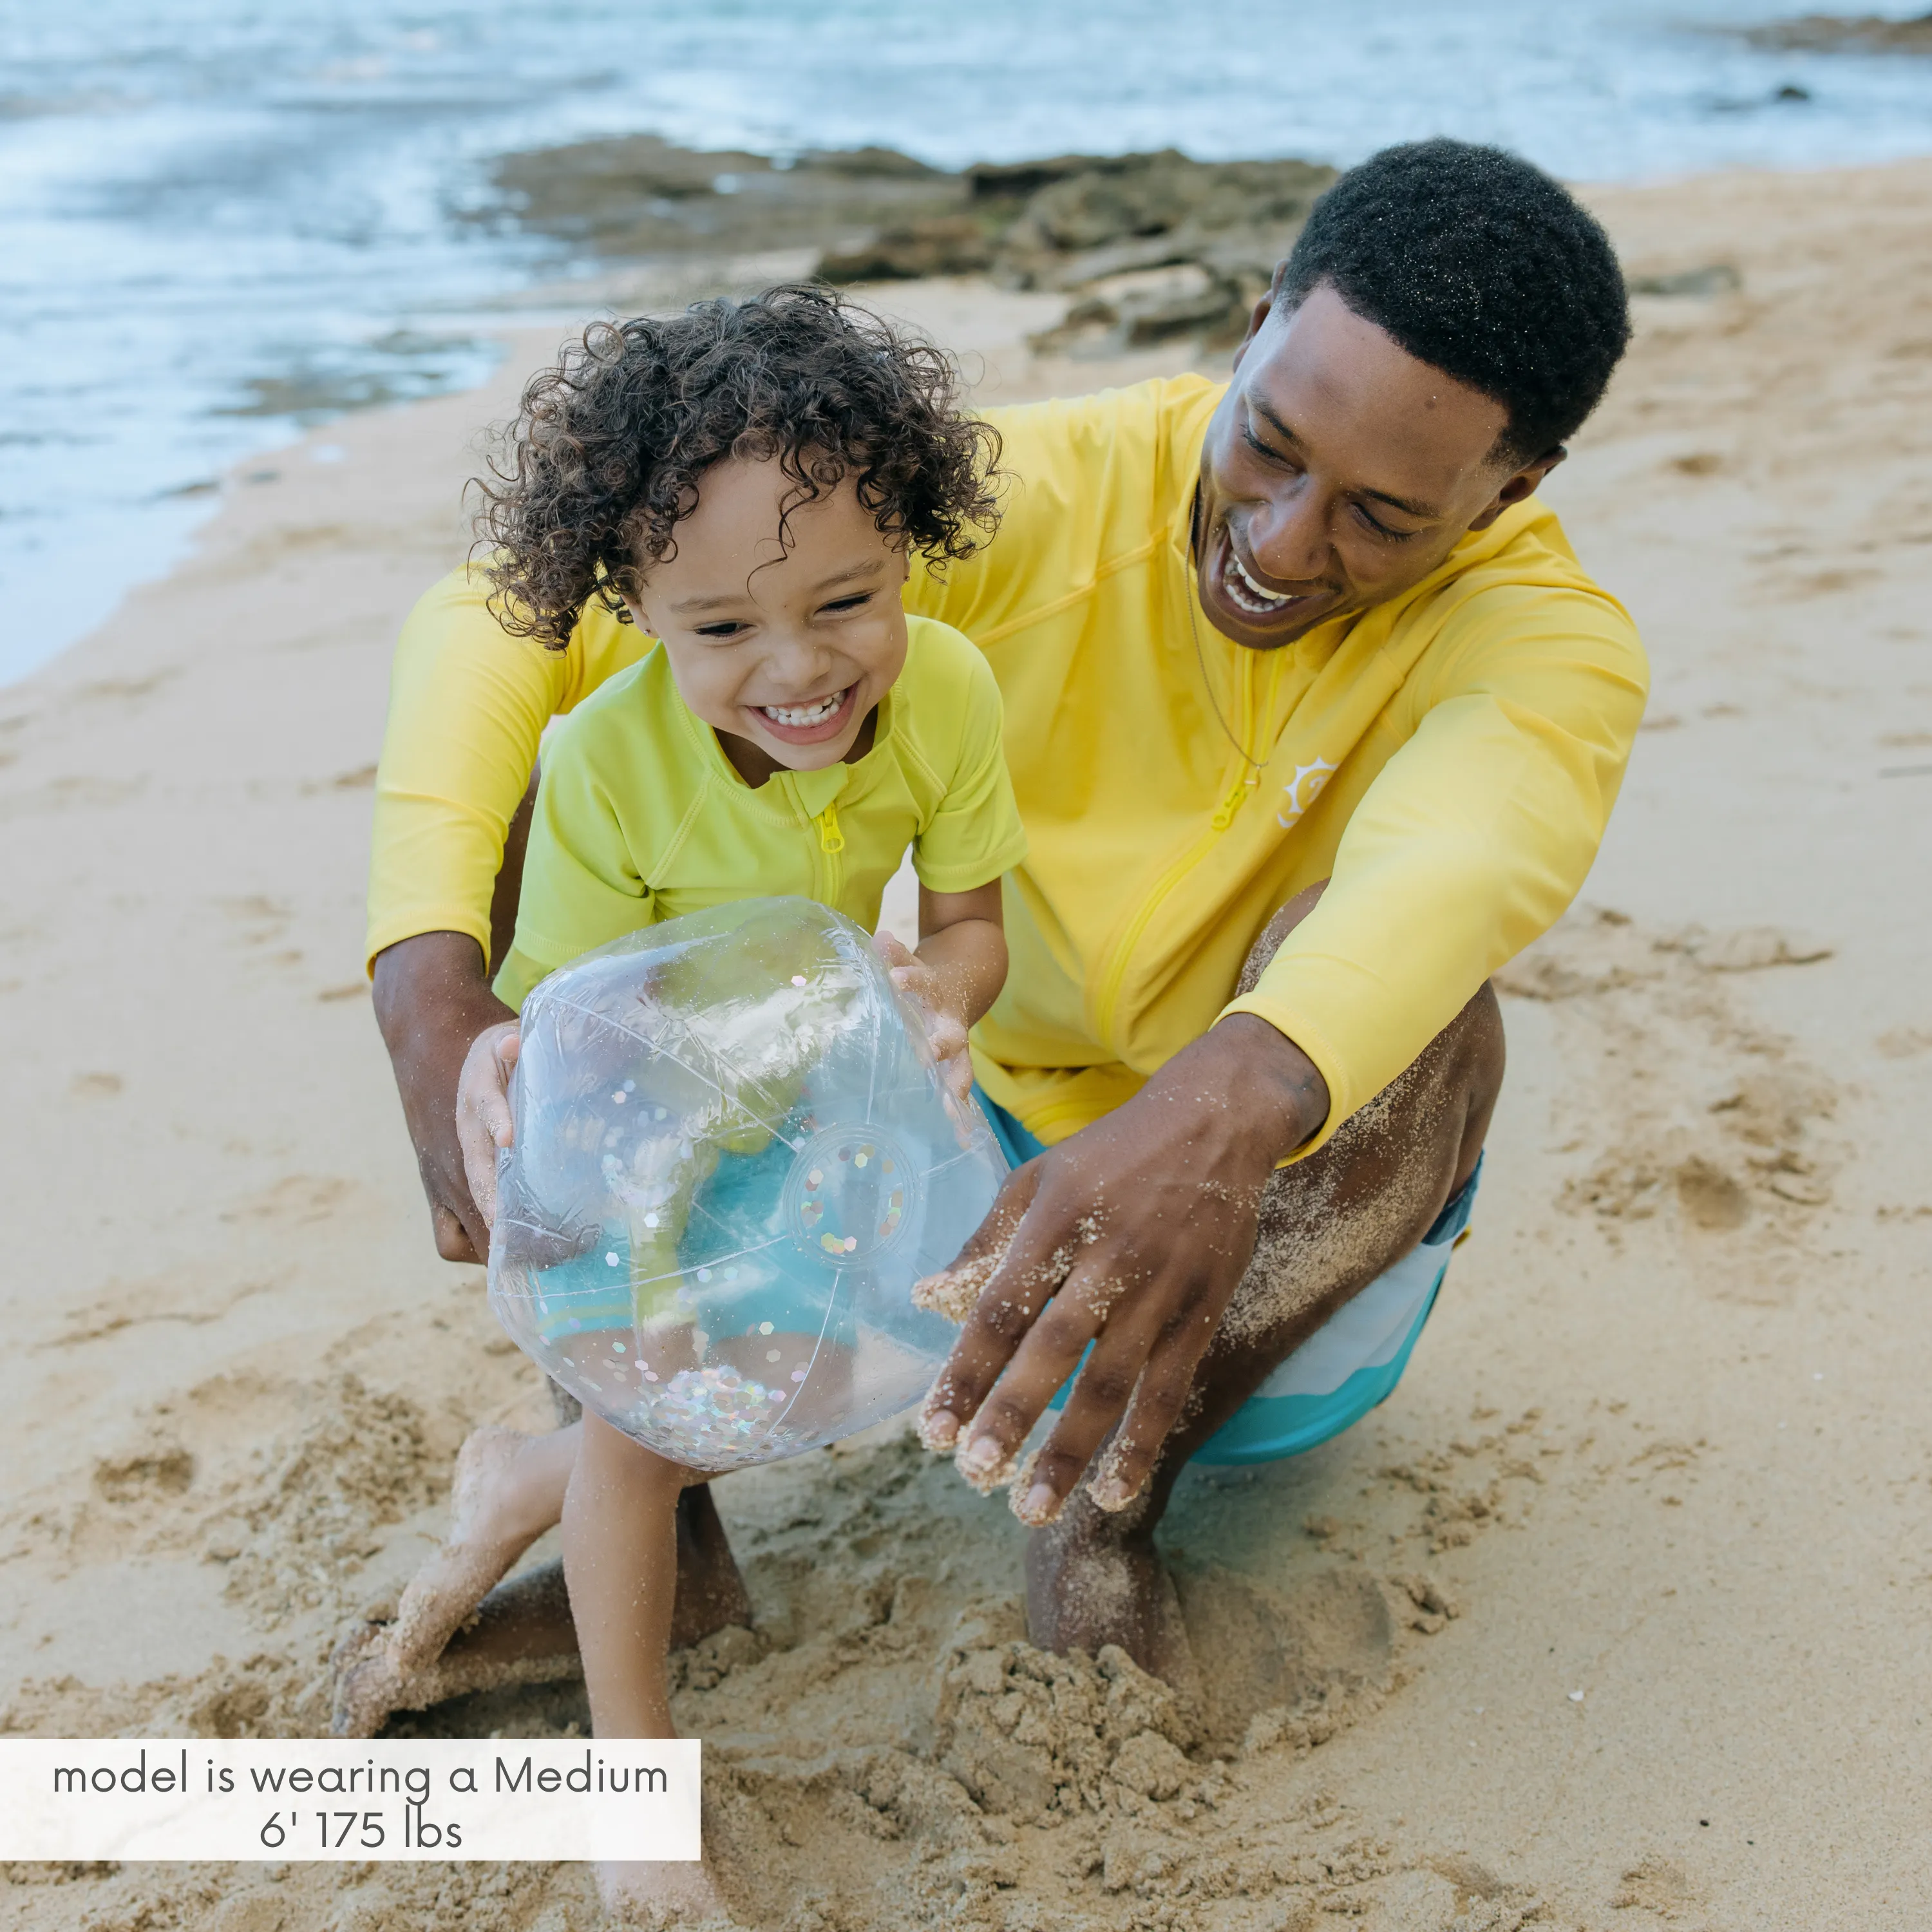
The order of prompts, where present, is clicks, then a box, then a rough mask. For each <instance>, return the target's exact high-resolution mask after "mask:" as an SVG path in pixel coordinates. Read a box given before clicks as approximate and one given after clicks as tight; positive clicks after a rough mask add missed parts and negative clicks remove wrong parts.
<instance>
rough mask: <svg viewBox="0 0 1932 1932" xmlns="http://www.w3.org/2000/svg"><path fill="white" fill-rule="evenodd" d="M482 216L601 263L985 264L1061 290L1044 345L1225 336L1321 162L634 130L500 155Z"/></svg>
mask: <svg viewBox="0 0 1932 1932" xmlns="http://www.w3.org/2000/svg"><path fill="white" fill-rule="evenodd" d="M1334 176H1335V170H1334V169H1332V168H1330V167H1326V166H1321V165H1319V164H1317V163H1313V162H1308V161H1301V160H1256V161H1226V162H1204V161H1196V160H1190V158H1189V157H1187V155H1185V154H1181V153H1179V152H1178V151H1175V150H1174V149H1172V148H1169V149H1165V150H1163V151H1160V152H1158V153H1154V154H1124V155H1117V156H1097V155H1091V154H1063V155H1058V156H1055V157H1052V158H1049V159H1046V160H1038V161H1027V162H1019V163H1003V164H983V165H980V166H974V167H970V168H966V169H961V170H959V171H958V172H948V171H946V170H944V169H937V168H932V167H929V166H926V163H923V162H921V161H918V160H914V159H913V157H910V155H907V154H898V153H895V152H894V151H892V150H891V149H889V148H859V149H856V150H853V151H845V152H836V153H808V154H802V155H799V156H798V157H796V158H793V159H790V160H785V159H778V160H775V159H773V158H772V157H770V156H768V155H763V154H750V153H747V152H744V151H736V150H718V151H704V150H698V149H693V148H679V147H676V146H673V145H671V144H670V142H665V141H662V140H659V139H657V138H655V136H650V135H631V136H625V137H622V138H619V139H609V140H598V141H586V142H574V143H573V144H571V145H568V146H567V147H561V148H544V149H538V150H535V151H531V152H528V153H523V154H511V155H507V156H505V157H504V158H503V159H502V160H500V161H499V162H498V163H497V164H496V167H495V169H494V170H493V180H494V183H495V185H496V189H497V191H498V194H499V197H500V199H499V202H498V203H497V205H496V208H495V209H494V210H493V211H492V218H493V219H496V220H502V221H505V222H508V223H513V224H514V225H515V226H518V227H520V228H522V229H526V230H530V231H533V232H535V233H541V234H544V235H547V236H552V237H553V238H555V239H557V240H558V241H560V242H565V243H568V244H569V245H572V246H574V247H575V248H579V249H580V250H582V251H583V252H584V253H586V254H589V255H590V256H592V257H595V259H596V260H598V262H599V263H600V264H605V265H609V264H616V263H637V262H652V263H663V264H665V265H666V266H670V265H676V266H679V267H681V268H686V269H688V268H691V267H695V266H701V265H702V264H703V263H704V262H706V261H707V260H721V259H724V258H727V257H742V256H745V255H748V254H755V253H757V252H758V251H769V250H774V249H778V248H786V249H796V248H812V249H815V250H816V251H817V263H816V266H815V269H814V272H815V273H816V274H817V275H819V276H821V277H822V278H824V279H825V280H826V281H829V282H833V283H838V284H855V283H863V282H880V281H904V280H912V279H916V278H922V277H926V276H929V275H987V276H989V277H991V278H992V279H993V280H995V281H996V282H998V283H999V284H1002V285H1003V286H1005V287H1010V288H1022V289H1037V290H1055V291H1058V292H1064V293H1066V294H1067V296H1069V297H1070V305H1069V308H1068V311H1067V317H1066V319H1065V320H1064V322H1063V323H1061V325H1060V326H1058V328H1056V329H1052V330H1051V331H1049V332H1046V335H1043V337H1041V338H1040V339H1039V341H1038V342H1037V347H1040V349H1041V350H1045V351H1048V352H1052V353H1063V354H1071V355H1075V356H1111V355H1115V354H1118V353H1120V352H1121V351H1122V350H1129V349H1137V348H1141V347H1146V346H1148V345H1150V344H1157V343H1160V342H1163V341H1170V340H1173V339H1176V338H1181V337H1195V338H1200V339H1201V340H1202V341H1204V342H1205V343H1206V344H1208V345H1209V346H1211V347H1214V346H1220V345H1224V344H1228V343H1231V342H1232V341H1236V340H1238V338H1239V336H1240V334H1241V329H1242V328H1243V326H1244V323H1245V321H1246V318H1247V314H1248V312H1249V310H1250V308H1252V306H1253V303H1254V302H1255V300H1256V298H1257V297H1258V296H1260V295H1261V293H1262V291H1263V290H1265V289H1266V287H1268V281H1269V278H1270V277H1271V275H1272V274H1273V272H1274V266H1275V264H1276V263H1278V262H1279V261H1280V260H1281V258H1282V257H1283V255H1284V254H1286V252H1287V251H1288V249H1289V247H1290V246H1291V245H1292V243H1293V242H1294V239H1295V236H1296V235H1297V234H1298V233H1300V232H1301V225H1302V223H1303V222H1304V220H1307V214H1308V211H1309V209H1310V207H1312V206H1313V204H1314V201H1315V199H1316V196H1318V195H1319V194H1320V193H1321V192H1322V190H1323V189H1324V188H1325V187H1327V186H1328V184H1329V182H1330V181H1332V180H1333V179H1334Z"/></svg>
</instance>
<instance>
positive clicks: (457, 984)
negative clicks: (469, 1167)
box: [373, 932, 515, 1261]
mask: <svg viewBox="0 0 1932 1932" xmlns="http://www.w3.org/2000/svg"><path fill="white" fill-rule="evenodd" d="M373 991H374V996H375V1009H376V1023H377V1025H378V1026H379V1027H380V1028H381V1029H382V1034H383V1044H384V1045H385V1046H387V1047H388V1049H389V1060H390V1064H391V1065H392V1067H394V1068H395V1076H396V1088H397V1091H398V1094H400V1095H401V1099H402V1103H403V1118H404V1121H406V1122H407V1124H408V1127H409V1130H410V1141H411V1142H412V1143H413V1145H414V1146H415V1148H416V1161H417V1164H418V1166H419V1168H420V1169H421V1170H422V1183H423V1191H424V1193H425V1194H426V1195H427V1196H428V1198H429V1207H430V1215H431V1220H432V1222H433V1223H434V1227H435V1232H436V1244H437V1252H438V1253H440V1255H442V1256H443V1259H445V1260H446V1261H479V1260H481V1259H483V1257H484V1255H485V1254H486V1253H487V1252H488V1247H489V1230H488V1229H487V1227H485V1226H484V1225H483V1223H482V1220H481V1217H480V1216H479V1215H478V1213H477V1211H476V1208H475V1204H474V1202H472V1201H471V1199H470V1198H469V1187H468V1185H467V1184H466V1181H464V1178H463V1151H462V1148H461V1145H460V1143H459V1142H458V1139H457V1135H456V1087H457V1081H458V1077H459V1076H460V1074H461V1073H462V1070H463V1056H464V1055H466V1053H467V1052H469V1045H470V1043H471V1042H472V1040H475V1037H476V1036H477V1035H478V1034H479V1033H481V1032H483V1031H484V1030H485V1029H486V1028H490V1027H493V1026H495V1025H497V1024H499V1022H502V1021H503V1020H506V1019H514V1017H515V1016H514V1014H513V1013H511V1011H510V1010H509V1008H508V1007H506V1006H505V1005H504V1004H503V1003H502V1001H500V1000H499V999H498V998H496V995H495V994H493V992H490V986H489V981H488V980H487V977H486V969H485V968H484V960H483V949H482V948H481V947H480V946H478V944H476V942H475V940H473V939H472V938H470V937H469V935H468V934H466V933H460V932H425V933H419V934H418V935H416V937H415V938H413V939H405V940H402V941H399V942H398V944H395V945H394V946H392V947H387V948H386V949H385V950H383V952H381V953H378V954H377V957H376V965H375V974H374V988H373Z"/></svg>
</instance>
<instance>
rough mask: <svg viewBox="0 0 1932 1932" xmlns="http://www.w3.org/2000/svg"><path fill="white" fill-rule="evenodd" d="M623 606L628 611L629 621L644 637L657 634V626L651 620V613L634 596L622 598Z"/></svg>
mask: <svg viewBox="0 0 1932 1932" xmlns="http://www.w3.org/2000/svg"><path fill="white" fill-rule="evenodd" d="M624 608H625V610H628V611H629V612H630V613H631V622H632V623H634V625H637V628H638V629H639V630H640V631H642V632H643V634H644V635H645V636H646V637H655V636H656V635H657V634H658V628H657V626H656V625H655V624H653V623H652V622H651V613H649V611H648V610H646V609H645V608H644V607H643V604H641V603H640V602H639V601H638V600H637V598H634V597H626V598H625V599H624Z"/></svg>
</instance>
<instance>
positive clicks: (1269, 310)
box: [1228, 288, 1275, 374]
mask: <svg viewBox="0 0 1932 1932" xmlns="http://www.w3.org/2000/svg"><path fill="white" fill-rule="evenodd" d="M1274 302H1275V296H1274V290H1273V289H1272V288H1271V289H1270V290H1268V293H1267V294H1266V295H1265V296H1262V299H1261V300H1260V301H1259V302H1256V304H1255V305H1254V307H1253V309H1251V310H1250V311H1249V314H1248V332H1247V334H1246V335H1244V336H1243V337H1242V338H1241V346H1240V347H1238V349H1237V350H1235V359H1234V360H1233V361H1232V362H1230V363H1229V365H1228V368H1229V373H1230V374H1232V373H1233V371H1235V370H1237V369H1238V368H1240V367H1241V358H1242V357H1243V356H1245V355H1247V353H1248V345H1249V344H1250V343H1251V342H1253V341H1254V339H1255V338H1256V336H1258V335H1260V333H1261V332H1262V327H1263V326H1264V325H1265V323H1266V322H1267V321H1268V317H1270V316H1271V315H1272V314H1274Z"/></svg>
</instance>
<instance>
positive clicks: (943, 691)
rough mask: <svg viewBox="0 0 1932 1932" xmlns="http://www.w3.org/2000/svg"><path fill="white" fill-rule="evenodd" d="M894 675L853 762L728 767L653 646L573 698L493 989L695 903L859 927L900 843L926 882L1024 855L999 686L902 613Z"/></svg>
mask: <svg viewBox="0 0 1932 1932" xmlns="http://www.w3.org/2000/svg"><path fill="white" fill-rule="evenodd" d="M906 628H907V652H906V662H905V668H904V670H903V671H901V673H900V674H899V677H898V681H897V682H896V683H895V684H894V685H893V686H892V689H891V690H890V691H888V692H887V693H886V696H885V697H884V698H883V700H881V702H880V706H879V721H878V724H877V730H876V731H875V733H874V743H873V745H872V748H871V750H870V751H868V752H867V753H866V754H865V756H864V757H862V758H861V759H859V760H857V761H856V763H852V764H838V765H832V766H828V767H827V768H826V769H824V770H823V771H814V772H796V771H781V772H775V773H774V774H773V775H772V776H771V777H770V778H768V779H767V780H766V781H765V783H764V784H762V785H759V786H756V787H754V786H751V785H748V784H746V783H745V781H744V780H743V779H742V778H741V777H739V775H738V773H737V772H736V770H735V769H733V766H732V765H731V763H730V760H728V759H727V758H726V757H725V756H724V751H723V750H722V749H721V747H720V746H719V745H718V738H717V734H716V733H715V732H714V731H712V729H711V727H709V725H707V724H704V723H703V721H701V720H700V719H699V718H697V716H696V715H694V713H693V712H691V709H689V707H688V706H686V705H685V702H684V700H682V698H681V697H679V695H678V692H677V687H676V684H675V682H673V679H672V677H671V675H670V667H669V665H668V664H667V661H666V660H665V657H664V652H662V651H661V650H653V651H652V652H650V653H649V655H647V656H646V657H644V658H642V659H641V660H640V661H638V662H637V663H636V664H633V665H631V667H629V668H628V670H622V671H620V672H619V673H617V674H616V676H613V677H612V678H611V679H609V680H608V682H606V683H605V684H604V685H603V686H602V687H601V688H600V689H598V691H596V692H595V693H594V694H592V696H590V697H588V698H586V700H585V701H584V702H583V703H582V704H581V705H580V706H578V707H577V709H576V711H575V712H573V713H572V715H571V717H570V718H568V720H566V721H565V723H564V724H562V726H560V727H559V729H558V730H557V731H556V734H555V736H553V739H551V741H550V745H549V747H548V748H547V750H546V751H545V752H544V761H543V781H542V783H541V786H540V787H539V788H538V793H537V802H536V811H535V817H534V818H533V819H532V822H531V826H530V842H529V850H528V852H527V853H526V856H525V857H524V860H523V895H522V902H521V905H520V910H519V911H518V914H517V935H516V941H515V943H514V945H513V946H512V947H511V949H510V952H509V955H508V958H507V959H505V961H504V962H503V965H502V970H501V971H499V973H498V974H497V976H496V992H497V995H498V997H499V998H501V999H502V1000H504V1001H506V1002H508V1004H511V1005H512V1006H520V1005H521V1004H522V1003H523V999H524V998H525V996H526V995H527V994H528V993H529V990H530V989H531V988H532V986H535V984H536V983H537V982H538V980H541V978H542V977H544V974H547V973H549V972H552V971H554V970H555V969H556V968H557V967H559V966H561V965H563V964H565V962H566V961H568V960H571V959H575V958H576V957H577V956H578V955H579V954H580V953H586V952H588V951H589V950H590V949H591V948H592V947H595V946H601V945H603V944H604V943H605V942H606V941H610V940H613V939H616V938H620V937H622V935H624V934H625V933H627V932H635V931H636V930H637V929H638V928H639V927H640V926H649V925H650V924H652V923H653V922H655V921H656V920H658V919H674V918H676V916H678V915H679V913H686V912H693V911H695V910H697V909H698V908H699V907H703V906H710V905H717V904H722V903H724V902H726V901H730V900H733V899H742V898H758V897H761V896H763V895H785V894H796V895H799V897H801V898H814V899H817V900H819V901H821V902H822V903H823V904H826V905H829V906H835V907H837V908H838V910H840V911H841V912H843V913H846V914H847V915H848V916H850V917H851V918H853V919H856V920H858V921H859V923H860V924H861V925H862V926H866V927H868V928H870V927H871V926H874V925H875V924H876V923H877V920H878V916H879V901H880V895H881V894H882V893H883V892H884V890H885V886H886V881H887V880H889V878H890V877H892V874H893V873H894V872H895V871H897V870H898V865H899V862H900V861H901V859H903V858H904V856H905V853H906V850H907V846H908V845H910V847H911V849H912V856H913V867H914V869H915V870H916V871H917V872H918V874H919V877H920V878H921V879H922V880H923V881H924V882H925V883H926V884H927V885H928V886H930V887H932V889H933V890H935V892H970V891H971V890H973V889H974V888H975V887H976V886H983V885H985V884H987V883H989V881H991V880H995V879H997V878H998V877H999V876H1000V875H1001V874H1002V873H1003V872H1004V871H1007V870H1008V869H1009V868H1011V867H1012V866H1013V865H1017V864H1019V862H1020V861H1021V860H1022V859H1023V858H1024V857H1025V855H1026V835H1025V832H1023V831H1022V829H1021V827H1020V819H1019V810H1018V808H1016V805H1014V802H1013V784H1012V782H1011V781H1010V779H1009V778H1008V777H1007V767H1006V761H1005V759H1004V757H1003V756H1002V755H1001V748H1000V726H1001V705H1000V694H999V689H998V686H997V685H995V683H994V682H993V675H992V672H991V671H990V670H989V669H988V668H987V667H986V659H985V658H983V657H982V656H981V655H980V653H979V652H977V650H975V649H974V648H973V646H971V644H970V643H968V642H967V640H965V638H964V637H962V636H961V635H960V634H959V632H958V631H955V630H953V629H950V628H949V627H948V626H947V625H944V624H941V623H936V622H934V621H933V620H932V619H930V618H926V617H910V618H908V619H907V624H906Z"/></svg>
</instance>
